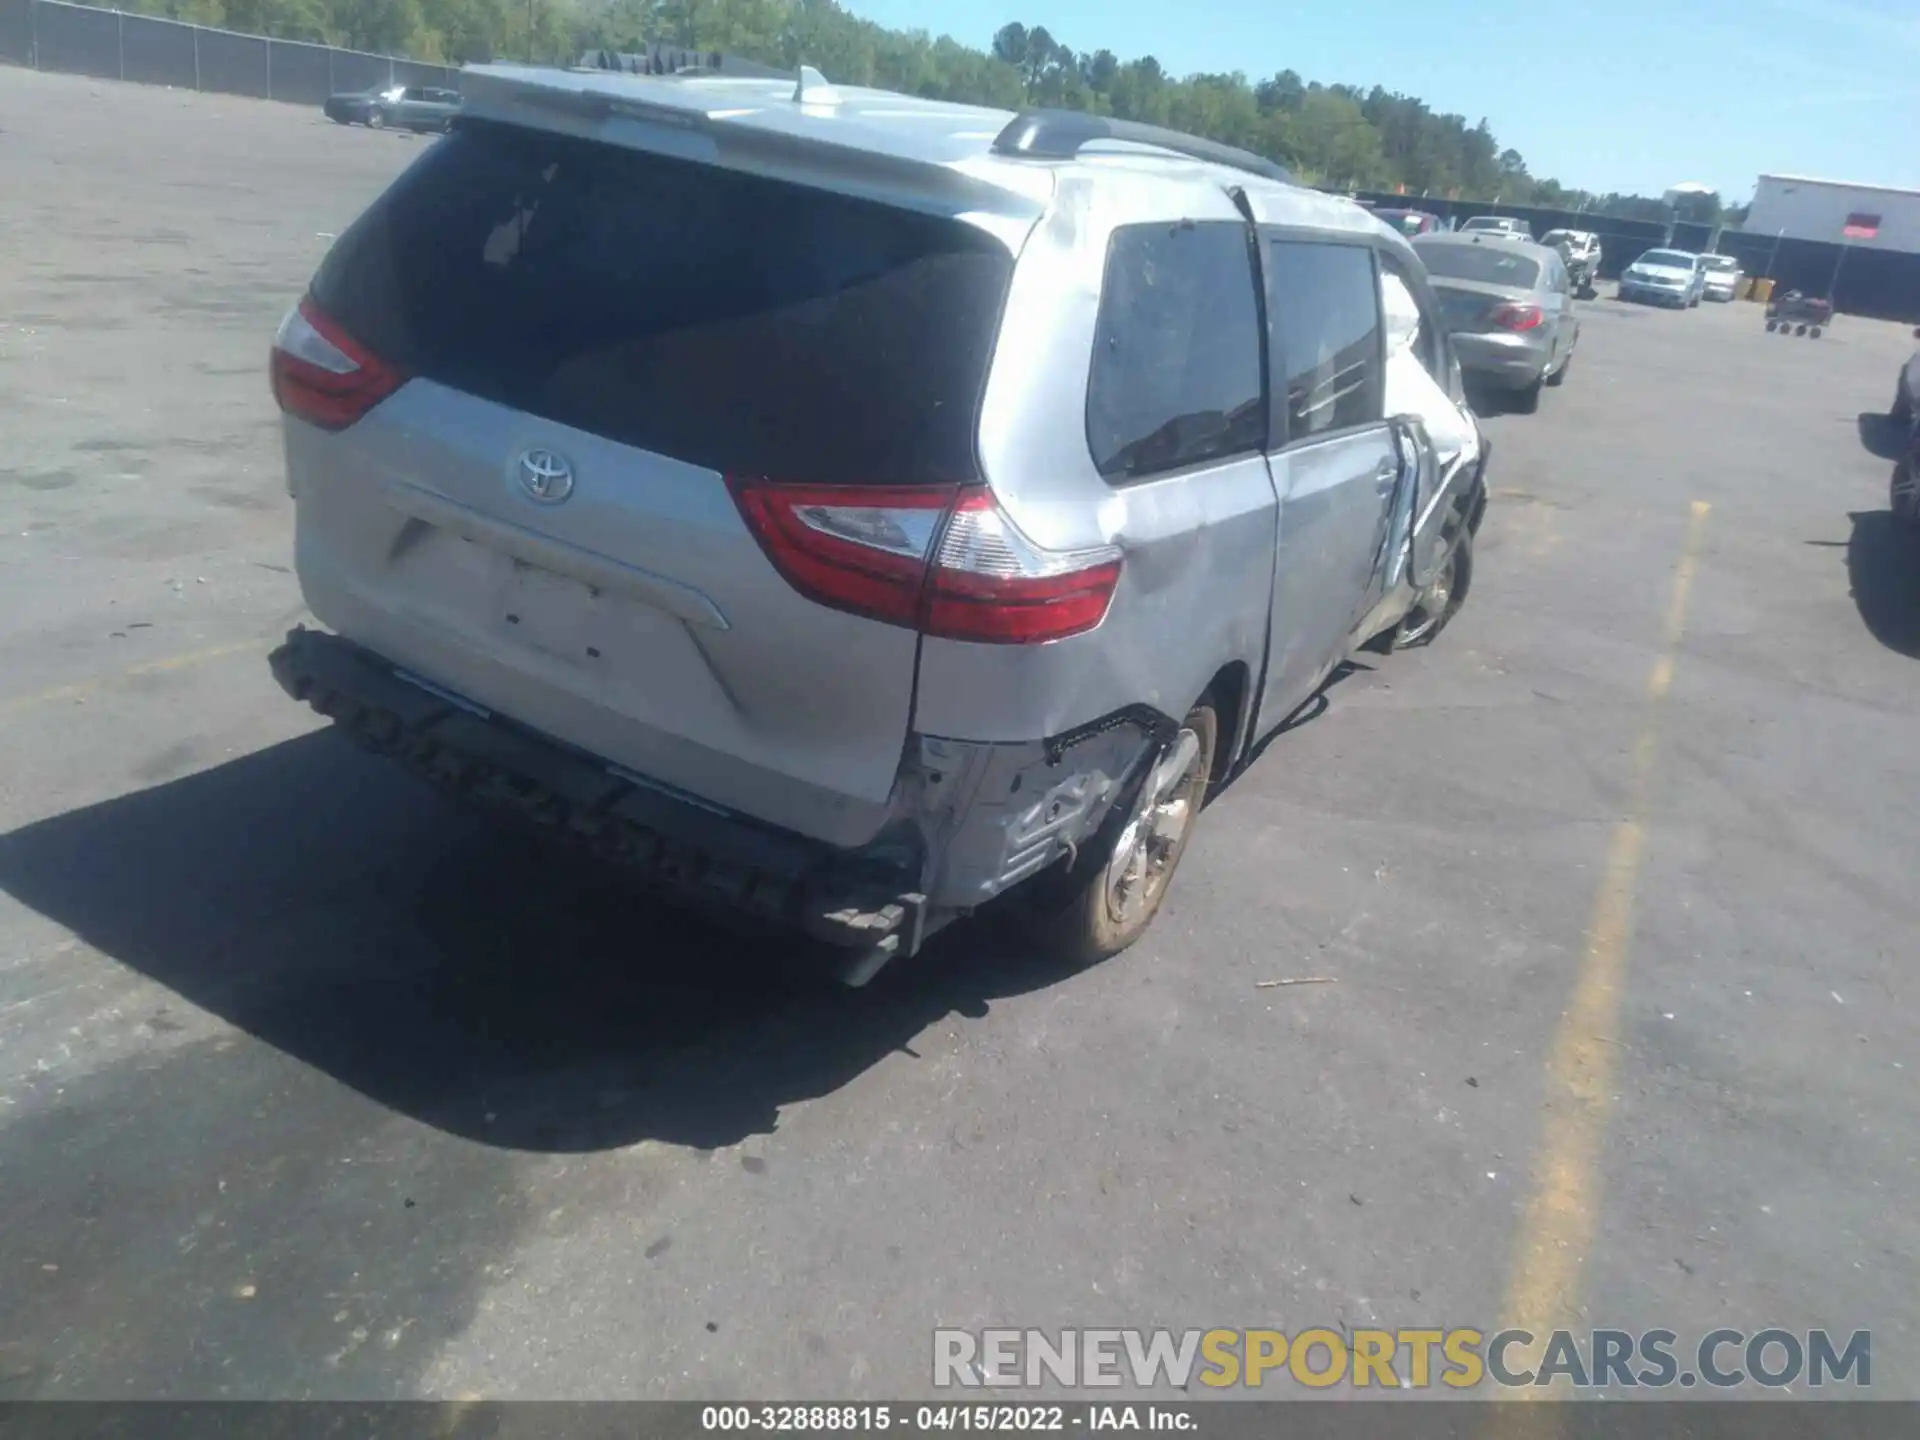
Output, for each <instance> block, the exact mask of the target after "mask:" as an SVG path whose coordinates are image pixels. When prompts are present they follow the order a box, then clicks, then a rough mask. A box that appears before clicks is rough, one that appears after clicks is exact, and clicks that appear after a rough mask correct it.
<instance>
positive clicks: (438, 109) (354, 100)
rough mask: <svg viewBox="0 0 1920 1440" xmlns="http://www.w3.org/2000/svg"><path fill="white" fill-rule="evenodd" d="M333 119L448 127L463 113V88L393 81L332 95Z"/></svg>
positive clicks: (419, 127) (375, 124) (397, 126)
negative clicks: (373, 87) (381, 85)
mask: <svg viewBox="0 0 1920 1440" xmlns="http://www.w3.org/2000/svg"><path fill="white" fill-rule="evenodd" d="M323 108H324V109H325V111H326V116H327V118H328V119H329V120H333V121H336V122H337V123H339V124H341V125H366V126H369V127H370V128H372V129H375V130H379V129H383V128H385V127H386V126H389V125H391V126H393V127H394V128H395V129H398V130H445V129H446V128H447V127H448V126H449V125H451V124H452V123H453V118H454V116H456V115H458V114H459V113H460V92H459V91H457V90H443V89H440V88H438V87H437V86H432V85H389V86H386V87H385V88H383V89H379V90H356V91H350V92H347V93H344V94H340V95H329V96H328V97H327V103H326V105H325V106H324V107H323Z"/></svg>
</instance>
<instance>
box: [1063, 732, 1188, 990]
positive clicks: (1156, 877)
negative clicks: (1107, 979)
mask: <svg viewBox="0 0 1920 1440" xmlns="http://www.w3.org/2000/svg"><path fill="white" fill-rule="evenodd" d="M1219 731H1220V727H1219V720H1218V718H1217V717H1216V715H1215V712H1214V700H1213V697H1212V696H1211V695H1207V696H1203V697H1202V698H1201V699H1200V700H1199V702H1198V703H1196V704H1195V705H1194V707H1193V709H1192V710H1191V711H1189V712H1188V714H1187V718H1186V719H1185V720H1183V721H1181V723H1180V730H1179V733H1178V734H1177V735H1175V736H1174V739H1173V742H1172V743H1171V744H1170V745H1168V746H1167V748H1166V750H1165V751H1164V752H1163V753H1162V754H1161V756H1160V758H1159V759H1158V760H1157V761H1156V762H1155V763H1154V766H1153V768H1152V769H1151V770H1149V771H1148V772H1147V774H1146V778H1145V779H1144V780H1143V781H1142V782H1141V784H1140V789H1139V791H1138V793H1137V794H1136V795H1135V796H1134V797H1133V800H1132V803H1131V804H1129V805H1128V806H1126V807H1125V809H1124V810H1123V811H1119V812H1116V813H1115V814H1114V815H1111V816H1109V817H1108V819H1107V823H1106V824H1105V825H1103V826H1102V827H1101V830H1100V834H1099V836H1098V837H1097V840H1096V842H1095V843H1091V844H1089V845H1088V846H1087V848H1086V850H1085V851H1084V852H1083V853H1082V854H1081V855H1080V856H1079V857H1078V858H1077V859H1075V860H1074V861H1072V862H1071V863H1070V864H1069V865H1068V867H1067V868H1066V869H1065V870H1064V871H1061V872H1059V873H1058V874H1057V875H1052V876H1046V877H1042V878H1041V879H1039V880H1037V881H1036V882H1035V883H1036V884H1037V885H1038V886H1039V887H1040V888H1039V890H1038V891H1037V892H1036V895H1035V902H1036V904H1035V910H1034V916H1033V918H1034V928H1035V930H1036V931H1037V932H1038V934H1039V936H1040V938H1041V939H1042V940H1043V941H1044V942H1045V943H1046V944H1047V945H1048V947H1049V948H1050V949H1052V950H1054V951H1055V952H1056V953H1058V954H1059V955H1061V956H1062V957H1063V958H1065V959H1069V960H1072V961H1074V962H1075V963H1076V964H1081V965H1091V964H1093V963H1094V962H1096V961H1099V960H1104V959H1106V958H1107V957H1108V956H1110V955H1117V954H1119V953H1120V952H1121V951H1122V950H1124V949H1126V948H1127V947H1128V946H1129V945H1131V944H1133V942H1134V941H1136V940H1138V939H1139V938H1140V937H1141V935H1143V934H1145V933H1146V929H1147V926H1148V925H1150V924H1152V923H1153V917H1154V916H1155V915H1157V914H1159V913H1160V905H1161V902H1162V901H1164V900H1165V899H1166V895H1167V887H1168V885H1169V884H1170V883H1171V882H1172V880H1173V872H1174V871H1175V869H1177V868H1178V867H1179V864H1180V857H1181V856H1182V855H1184V854H1185V853H1186V849H1187V841H1188V839H1189V838H1190V837H1191V836H1192V834H1193V825H1194V821H1195V820H1197V819H1198V818H1199V815H1200V807H1201V805H1202V804H1203V803H1204V802H1205V800H1206V798H1207V786H1208V784H1209V783H1210V782H1211V780H1212V777H1213V754H1214V746H1215V743H1216V740H1217V739H1218V736H1219Z"/></svg>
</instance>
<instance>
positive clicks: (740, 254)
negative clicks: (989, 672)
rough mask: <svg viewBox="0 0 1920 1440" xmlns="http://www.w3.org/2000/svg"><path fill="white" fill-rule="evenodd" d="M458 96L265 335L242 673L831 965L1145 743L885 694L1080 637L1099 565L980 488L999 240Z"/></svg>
mask: <svg viewBox="0 0 1920 1440" xmlns="http://www.w3.org/2000/svg"><path fill="white" fill-rule="evenodd" d="M476 110H477V114H476V115H475V116H474V117H470V118H467V119H465V120H463V121H462V122H461V123H460V124H459V125H458V126H457V127H456V128H455V130H454V131H453V133H452V134H451V135H450V136H448V137H447V138H446V139H445V140H443V141H441V142H439V143H437V144H436V145H435V146H434V147H433V148H432V149H431V150H430V151H428V152H427V153H426V154H425V155H423V156H422V157H421V158H420V159H419V160H418V161H416V162H415V163H414V164H413V166H412V167H411V168H410V169H409V170H408V171H407V172H406V173H405V174H404V175H403V176H402V177H401V178H400V179H399V180H398V181H397V182H396V183H395V184H394V185H393V186H392V187H391V188H390V189H389V190H388V191H387V192H386V193H385V194H384V195H383V196H382V197H381V198H380V199H379V200H377V201H376V202H375V203H374V205H373V206H372V207H371V208H370V209H369V210H368V211H367V212H366V213H365V214H364V215H362V216H361V217H360V219H359V220H358V221H357V222H356V223H355V224H354V225H353V226H352V227H351V228H349V229H348V230H347V231H346V232H345V233H344V234H343V235H342V236H341V237H340V239H339V240H338V241H337V243H336V244H335V245H334V247H333V249H332V250H331V252H330V253H329V254H328V256H327V257H326V259H325V261H324V263H323V264H322V265H321V267H320V269H319V271H318V273H317V274H316V275H315V277H314V279H313V282H312V285H311V288H310V290H309V292H308V293H307V295H306V296H305V297H304V298H303V299H302V300H301V301H300V303H299V304H298V306H297V307H296V308H295V309H294V310H293V311H291V312H290V313H289V314H288V316H287V317H286V320H285V321H284V323H283V324H282V326H281V329H280V332H279V334H278V336H277V337H276V340H275V344H274V348H273V352H272V362H271V374H272V383H273V390H274V394H275V396H276V399H277V401H278V403H279V405H280V407H281V409H282V411H283V412H284V416H285V450H286V460H287V471H288V484H289V490H290V493H291V494H292V496H293V499H294V501H295V515H296V521H295V550H296V561H297V571H298V575H299V579H300V584H301V587H302V590H303V592H304V594H305V597H306V600H307V603H308V606H309V607H310V609H311V610H312V612H313V615H314V616H315V618H316V619H317V620H318V621H319V622H320V623H321V625H323V626H324V627H326V628H325V629H324V630H308V629H304V628H303V629H301V630H297V631H296V632H294V633H293V634H292V635H290V636H289V637H288V639H287V642H286V644H284V645H283V646H282V647H281V648H280V649H278V650H277V651H276V652H275V654H274V656H273V658H272V664H273V668H274V671H275V673H276V675H277V677H278V678H279V680H280V682H281V684H282V685H283V686H284V687H285V688H286V689H287V690H288V692H289V693H290V694H292V695H294V696H295V697H296V698H299V699H302V700H304V701H306V702H308V703H310V704H311V705H313V706H314V707H315V708H316V709H318V710H319V711H321V712H322V713H324V714H327V715H329V716H330V717H332V718H333V719H334V720H335V721H336V722H338V723H339V724H341V725H342V726H343V727H344V728H345V729H346V730H347V731H348V732H350V733H351V734H352V735H353V736H354V738H355V739H357V740H358V741H359V742H360V743H362V744H363V745H365V746H366V747H368V748H369V749H371V750H374V751H376V752H378V753H381V754H384V755H388V756H391V757H393V758H395V759H397V760H400V761H402V762H403V763H405V764H406V765H407V766H409V767H410V768H411V769H413V770H414V771H416V772H417V773H418V774H420V775H422V776H424V777H425V778H427V779H429V780H431V781H433V782H435V783H436V784H438V785H439V786H441V787H442V788H444V789H446V790H448V791H450V792H452V793H454V794H456V795H458V796H459V797H461V798H462V799H464V800H468V801H477V802H481V803H485V804H488V805H491V806H494V807H497V808H501V809H505V810H507V811H510V812H512V813H515V814H517V815H520V816H523V817H525V818H528V819H531V820H533V821H535V822H537V823H539V824H541V825H543V826H544V827H546V828H547V829H548V830H550V831H552V832H553V833H555V834H556V835H560V836H564V837H566V838H567V839H570V840H573V841H576V842H578V843H580V844H583V845H587V846H589V847H591V848H593V849H595V850H596V851H598V852H600V853H601V854H603V855H605V856H607V857H608V858H611V859H613V860H615V861H617V862H619V863H621V864H622V865H624V866H626V867H627V868H629V869H630V870H632V871H634V872H636V873H639V874H641V875H643V876H644V877H645V878H647V879H649V880H651V881H653V882H656V883H658V884H661V885H663V886H665V887H667V888H669V889H670V890H672V891H674V892H676V893H678V894H680V895H682V896H685V897H687V898H689V899H695V900H704V901H714V902H718V903H720V904H722V905H724V906H725V907H726V908H728V909H729V910H733V911H738V912H745V913H748V914H752V915H757V916H760V917H763V918H765V919H768V920H772V921H777V922H780V923H783V924H789V925H797V926H799V927H801V928H802V929H804V930H806V931H807V932H809V933H811V934H812V935H814V936H816V937H818V938H820V939H823V940H826V941H828V942H829V943H831V944H832V945H834V946H836V947H837V948H838V950H839V952H840V954H839V961H840V964H839V969H840V973H841V974H842V976H843V978H846V979H848V980H849V981H851V982H854V983H858V982H861V981H863V980H864V979H866V978H867V977H868V976H870V975H871V974H872V973H873V972H874V971H875V970H877V969H878V968H879V966H880V965H881V964H883V963H885V961H886V960H888V959H890V958H892V957H894V956H896V955H901V954H907V953H911V952H912V951H913V950H914V949H916V948H917V947H918V946H919V944H920V943H921V941H922V940H923V939H924V938H925V936H926V935H927V934H928V933H930V932H931V930H932V929H933V928H936V927H937V926H938V925H939V924H940V923H941V922H942V921H944V920H945V919H947V918H950V917H951V916H952V915H955V914H959V913H964V911H965V910H967V909H970V908H972V907H973V906H974V905H977V904H978V903H980V902H981V901H982V900H984V899H986V898H989V897H990V896H991V895H992V894H995V893H998V891H1000V890H1002V889H1004V888H1006V887H1007V886H1008V885H1010V884H1012V883H1015V882H1016V881H1018V880H1021V879H1023V878H1025V877H1026V876H1027V875H1029V874H1031V873H1032V872H1033V871H1035V870H1038V869H1043V868H1046V867H1047V866H1048V865H1049V864H1051V863H1052V862H1053V861H1055V860H1056V859H1057V858H1059V856H1060V855H1061V854H1062V853H1065V852H1071V851H1072V849H1073V846H1074V842H1075V841H1076V840H1079V839H1082V838H1084V837H1085V835H1086V834H1087V833H1089V832H1090V830H1091V829H1092V828H1093V827H1094V826H1095V825H1096V824H1097V823H1099V822H1100V821H1101V820H1102V819H1104V818H1105V816H1106V811H1107V810H1108V809H1109V808H1110V806H1111V802H1112V801H1113V799H1114V798H1115V797H1116V796H1117V795H1118V794H1119V793H1120V792H1121V790H1122V788H1123V787H1124V786H1126V785H1128V784H1129V783H1131V784H1133V785H1135V786H1136V788H1137V786H1138V784H1139V783H1140V781H1141V779H1142V777H1143V776H1144V774H1145V772H1146V769H1147V768H1148V767H1149V766H1150V765H1151V764H1152V763H1153V762H1154V760H1155V758H1156V757H1157V756H1159V755H1161V753H1162V752H1163V751H1164V750H1165V749H1166V748H1167V747H1168V745H1169V744H1170V742H1171V741H1172V739H1173V735H1172V733H1171V732H1170V731H1167V730H1166V726H1165V724H1164V722H1163V721H1161V720H1160V719H1158V718H1157V717H1154V716H1152V715H1148V716H1146V717H1145V718H1139V717H1136V718H1135V719H1133V720H1132V721H1131V722H1129V721H1127V720H1126V719H1125V718H1124V717H1122V719H1121V720H1119V721H1115V722H1113V723H1109V724H1104V725H1101V726H1094V727H1088V730H1087V733H1085V734H1083V735H1069V736H1056V737H1051V738H1050V739H1049V738H1045V737H1039V736H1035V737H1033V738H1032V741H1031V743H1028V744H1024V745H1002V744H966V743H962V742H958V741H945V740H940V739H935V738H929V737H926V736H922V735H919V734H916V733H915V731H914V710H915V690H916V675H917V670H918V667H919V664H920V658H921V646H922V644H923V642H924V641H925V640H927V639H928V638H930V637H937V638H939V639H943V640H946V641H952V642H958V643H961V644H978V645H992V646H1004V645H1038V644H1045V643H1047V642H1050V641H1055V640H1059V639H1062V638H1064V637H1068V636H1072V635H1076V634H1081V633H1084V632H1086V631H1088V630H1091V629H1093V628H1095V627H1097V626H1098V625H1099V624H1100V623H1101V620H1102V618H1103V617H1104V615H1105V613H1106V610H1107V606H1108V604H1109V602H1110V600H1111V598H1112V595H1113V592H1114V587H1115V585H1116V583H1117V581H1118V578H1119V574H1120V570H1121V554H1120V552H1119V551H1118V550H1117V549H1114V548H1110V547H1100V546H1093V547H1081V548H1079V549H1076V550H1073V551H1069V552H1061V551H1057V550H1048V549H1045V548H1043V547H1041V546H1039V545H1036V544H1034V543H1033V542H1032V541H1031V540H1029V539H1028V538H1027V537H1026V536H1025V535H1024V534H1023V533H1022V531H1021V529H1020V528H1019V526H1018V525H1017V524H1015V523H1014V522H1013V520H1012V519H1011V518H1010V517H1009V516H1008V515H1007V514H1006V513H1005V512H1004V511H1003V510H1002V508H1001V507H1000V505H999V504H998V503H997V502H996V499H995V496H994V493H993V491H992V490H991V489H990V488H989V487H988V486H987V485H986V484H985V483H983V477H982V475H981V470H980V464H979V460H978V458H977V446H976V427H977V423H978V418H979V413H980V407H981V399H982V392H983V388H984V386H985V383H986V378H987V374H988V370H989V367H990V362H991V360H992V358H993V355H994V353H995V347H996V343H997V337H998V335H999V333H1000V329H1001V321H1002V314H1003V310H1004V308H1005V306H1006V303H1007V297H1008V290H1009V284H1010V280H1011V277H1012V274H1013V270H1014V266H1015V261H1016V252H1017V249H1018V245H1017V243H1016V244H1010V243H1009V240H1008V227H1006V226H1005V225H1000V226H993V225H982V224H980V223H978V222H977V220H975V219H971V218H963V217H962V216H960V215H958V214H952V213H948V214H943V213H939V212H938V207H929V206H924V205H902V204H890V203H884V202H882V201H880V200H876V199H871V198H863V197H861V196H859V195H857V194H854V193H848V192H847V190H846V189H836V188H833V187H831V186H827V185H818V184H803V183H795V182H793V181H790V180H788V179H785V178H776V177H774V176H772V175H769V174H766V173H756V170H755V169H754V168H753V167H744V166H737V165H729V164H720V163H712V159H713V156H712V155H711V154H698V155H696V158H688V156H687V155H685V154H679V153H663V152H662V149H660V148H655V147H652V146H643V145H629V144H619V143H606V142H605V139H604V138H597V137H600V136H602V135H603V134H604V133H605V131H606V122H605V119H604V117H602V119H601V120H600V122H599V123H598V126H597V127H596V125H593V124H588V123H587V122H586V121H584V120H578V119H576V120H575V121H574V122H570V123H566V124H561V123H557V122H556V123H553V124H551V125H548V124H517V123H505V122H502V121H499V120H496V119H489V118H486V115H485V106H484V105H481V106H478V107H476ZM667 148H668V149H669V150H671V149H673V148H674V147H667ZM680 148H682V149H687V148H692V149H693V150H695V151H696V152H697V151H698V150H699V148H700V147H684V146H683V147H680ZM1163 732H1165V733H1163ZM1069 749H1071V750H1073V751H1074V752H1075V758H1074V763H1072V764H1071V765H1068V766H1065V767H1062V766H1061V763H1060V762H1061V758H1062V756H1063V755H1064V754H1065V753H1066V751H1067V750H1069ZM1191 758H1192V757H1189V759H1191ZM1203 778H1204V777H1203Z"/></svg>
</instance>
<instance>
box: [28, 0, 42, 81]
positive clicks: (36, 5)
mask: <svg viewBox="0 0 1920 1440" xmlns="http://www.w3.org/2000/svg"><path fill="white" fill-rule="evenodd" d="M27 54H29V55H31V56H32V57H33V68H34V69H36V70H38V69H39V68H40V0H27Z"/></svg>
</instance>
